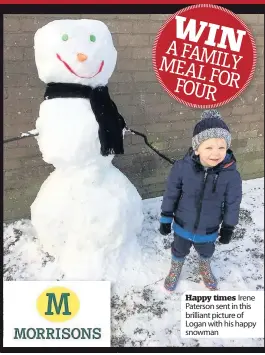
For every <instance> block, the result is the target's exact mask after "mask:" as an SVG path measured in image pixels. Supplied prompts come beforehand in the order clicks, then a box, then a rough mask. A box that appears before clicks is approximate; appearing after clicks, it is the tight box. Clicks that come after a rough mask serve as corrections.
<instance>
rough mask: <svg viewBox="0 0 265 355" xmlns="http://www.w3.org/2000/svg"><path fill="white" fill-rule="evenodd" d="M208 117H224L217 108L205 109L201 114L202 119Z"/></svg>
mask: <svg viewBox="0 0 265 355" xmlns="http://www.w3.org/2000/svg"><path fill="white" fill-rule="evenodd" d="M207 118H217V119H220V120H221V119H222V116H221V114H220V113H219V112H218V111H217V110H205V111H203V113H202V114H201V119H202V120H204V119H207Z"/></svg>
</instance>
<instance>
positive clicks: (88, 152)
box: [31, 20, 143, 280]
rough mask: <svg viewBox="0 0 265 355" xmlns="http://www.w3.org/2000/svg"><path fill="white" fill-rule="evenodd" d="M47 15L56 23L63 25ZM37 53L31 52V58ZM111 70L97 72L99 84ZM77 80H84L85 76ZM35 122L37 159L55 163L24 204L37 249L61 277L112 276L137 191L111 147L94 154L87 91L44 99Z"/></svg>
mask: <svg viewBox="0 0 265 355" xmlns="http://www.w3.org/2000/svg"><path fill="white" fill-rule="evenodd" d="M82 21H84V20H81V23H82V24H85V26H86V25H87V24H88V25H89V24H90V23H89V21H88V20H87V21H88V22H85V23H84V22H82ZM54 22H55V25H56V23H57V27H58V23H59V25H60V26H61V27H63V25H64V24H62V23H60V21H54ZM61 22H63V21H61ZM66 22H67V24H68V25H69V23H71V24H73V23H74V21H71V20H68V21H66ZM90 22H92V24H93V22H96V23H97V22H98V21H90ZM94 25H95V24H94ZM103 25H104V24H103ZM47 26H48V25H47ZM60 26H59V27H60ZM100 26H101V25H100ZM104 26H105V25H104ZM83 27H84V26H83ZM55 28H56V26H55ZM74 28H75V29H76V26H74ZM81 29H82V26H81V27H80V30H81ZM55 32H56V31H55ZM110 47H111V46H110ZM74 48H75V49H76V45H75V46H74ZM113 48H114V47H113ZM106 50H107V49H106ZM113 53H114V54H115V52H113ZM88 55H89V54H88ZM39 57H40V54H39ZM37 58H38V53H37V56H36V62H37V64H38V61H37ZM115 58H116V57H115ZM109 59H110V61H111V57H110V58H109ZM106 60H107V58H106V59H105V58H104V61H105V62H106ZM115 61H116V59H115ZM57 64H60V65H61V64H62V63H59V62H58V63H57V62H56V65H57ZM112 66H113V64H112ZM114 66H115V65H114ZM60 69H62V68H61V67H60ZM64 69H65V68H64ZM112 71H113V68H112V69H111V70H110V72H111V73H112ZM48 72H49V71H47V70H46V73H45V75H44V76H47V73H48ZM110 72H108V73H107V74H106V73H105V77H104V76H103V77H102V78H101V82H102V83H103V84H104V80H105V81H106V78H107V79H108V76H109V75H110ZM102 73H103V74H104V72H101V73H100V74H99V75H101V74H102ZM39 74H41V70H40V69H39ZM70 74H71V75H72V73H70ZM52 75H56V74H54V73H53V74H52ZM67 75H68V76H66V79H67V80H68V82H71V80H70V79H71V76H70V77H69V73H67ZM48 76H49V75H48ZM40 77H41V75H40ZM78 80H79V82H80V80H81V83H82V84H84V83H83V81H84V80H86V81H85V84H87V79H78ZM89 80H90V79H89ZM91 80H92V79H91ZM97 80H99V78H97ZM73 82H77V81H76V77H75V76H74V77H73ZM90 84H91V83H90ZM105 84H106V83H105ZM96 85H98V82H96ZM36 128H37V130H38V132H39V136H38V138H37V140H38V144H39V147H40V150H41V152H42V154H43V159H44V161H46V162H47V163H50V164H53V165H54V167H55V171H54V172H52V173H51V174H50V176H49V177H48V178H47V180H46V181H45V182H44V183H43V185H42V187H41V189H40V191H39V193H38V195H37V197H36V199H35V201H34V203H33V204H32V206H31V220H32V223H33V225H34V227H35V229H36V232H37V235H38V238H39V240H40V243H41V244H42V246H43V249H44V251H46V252H48V253H49V254H51V255H52V256H54V257H55V258H56V260H58V262H59V264H60V267H61V269H62V271H63V273H64V275H65V278H66V279H88V280H97V279H101V278H106V277H109V278H112V279H115V277H116V276H117V274H118V272H119V270H118V269H117V268H118V267H119V266H118V265H119V264H120V262H121V259H120V258H122V257H126V250H127V252H129V245H132V243H135V242H136V236H137V234H139V233H140V231H141V226H142V221H143V214H142V201H141V197H140V196H139V194H138V192H137V190H136V188H135V187H134V186H133V185H132V184H131V182H130V181H129V180H128V179H127V178H126V177H125V176H124V175H123V174H122V173H121V172H120V171H119V170H118V169H117V168H115V167H114V166H113V165H112V159H113V155H109V156H102V155H101V154H100V141H99V137H98V129H99V125H98V123H97V121H96V118H95V116H94V113H93V111H92V109H91V105H90V102H89V100H88V99H83V98H55V99H51V100H45V101H44V102H43V103H42V104H41V106H40V113H39V118H38V119H37V122H36ZM115 263H116V264H115ZM115 265H116V266H115Z"/></svg>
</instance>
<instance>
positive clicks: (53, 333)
mask: <svg viewBox="0 0 265 355" xmlns="http://www.w3.org/2000/svg"><path fill="white" fill-rule="evenodd" d="M14 331H15V334H14V339H21V340H23V339H100V338H101V328H73V329H70V328H15V329H14Z"/></svg>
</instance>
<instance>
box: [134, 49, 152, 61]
mask: <svg viewBox="0 0 265 355" xmlns="http://www.w3.org/2000/svg"><path fill="white" fill-rule="evenodd" d="M132 57H133V58H134V59H141V58H146V59H148V58H152V48H150V47H144V48H141V49H139V48H133V55H132Z"/></svg>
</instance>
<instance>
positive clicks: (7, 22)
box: [4, 15, 20, 34]
mask: <svg viewBox="0 0 265 355" xmlns="http://www.w3.org/2000/svg"><path fill="white" fill-rule="evenodd" d="M19 30H20V20H19V18H16V17H12V16H11V15H5V16H4V34H6V33H7V32H19Z"/></svg>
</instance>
